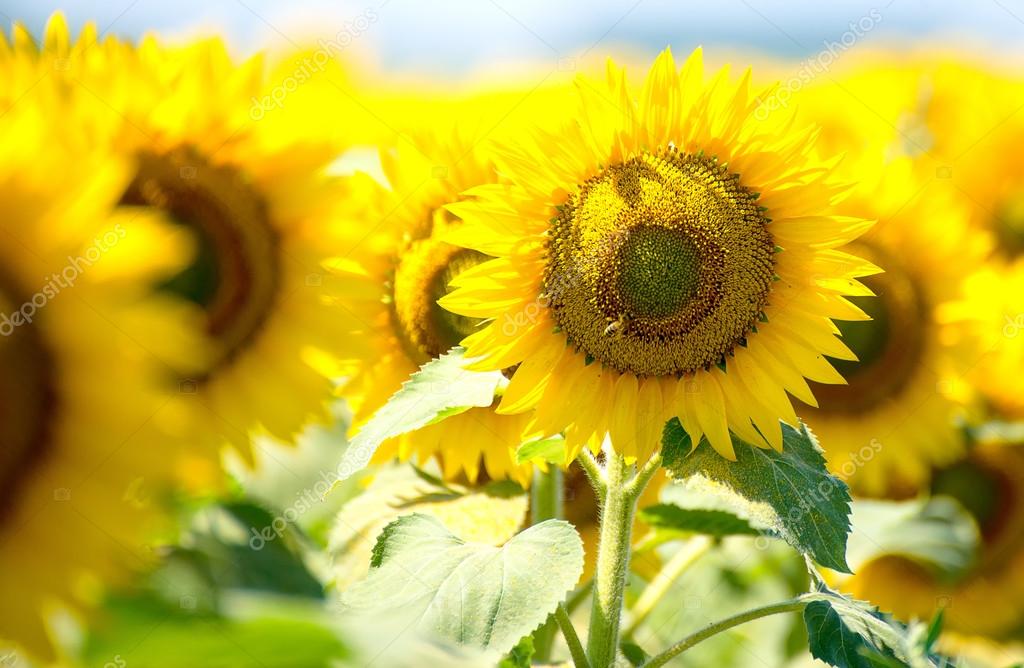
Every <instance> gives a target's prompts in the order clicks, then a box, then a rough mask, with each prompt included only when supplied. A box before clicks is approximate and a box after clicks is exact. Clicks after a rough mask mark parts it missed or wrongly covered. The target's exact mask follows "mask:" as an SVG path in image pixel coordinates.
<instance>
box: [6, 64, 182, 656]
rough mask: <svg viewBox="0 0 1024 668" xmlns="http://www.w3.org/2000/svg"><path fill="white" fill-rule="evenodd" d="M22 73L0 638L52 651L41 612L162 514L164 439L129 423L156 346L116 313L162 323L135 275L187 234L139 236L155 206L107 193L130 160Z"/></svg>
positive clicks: (141, 561)
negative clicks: (29, 87)
mask: <svg viewBox="0 0 1024 668" xmlns="http://www.w3.org/2000/svg"><path fill="white" fill-rule="evenodd" d="M10 65H11V63H10V61H4V62H3V64H2V65H0V76H6V75H9V74H10V73H11V70H10V69H9V66H10ZM37 84H38V85H37V87H36V88H35V90H34V92H33V99H32V101H31V103H28V102H26V103H24V104H18V105H14V106H11V107H9V108H7V109H6V111H5V113H3V114H2V115H0V142H2V143H3V146H4V154H3V158H2V160H0V199H2V201H3V202H4V214H3V215H2V216H0V582H2V584H0V589H2V590H3V592H4V596H5V598H6V601H7V602H6V603H5V604H4V605H3V606H2V608H0V629H2V631H0V641H8V642H13V643H15V645H17V646H20V647H23V648H25V649H27V650H28V651H30V652H31V653H32V654H34V655H36V656H39V657H42V658H53V657H54V652H55V649H54V646H53V645H52V644H51V643H52V636H51V629H52V622H53V621H54V619H55V616H56V615H58V613H61V612H63V611H65V610H67V609H69V608H70V609H72V610H78V611H84V610H86V609H87V608H88V607H89V606H90V605H91V604H93V603H95V600H96V598H97V593H98V590H97V585H98V584H100V583H103V584H107V585H109V584H113V583H118V582H124V580H125V577H126V575H128V574H130V573H132V572H133V571H134V570H136V569H138V568H140V567H142V566H144V565H146V564H147V563H148V562H149V561H151V552H150V550H149V549H148V548H146V547H145V545H146V543H145V539H148V538H153V537H154V536H156V535H158V533H157V532H159V531H162V530H163V529H164V528H165V527H164V516H163V511H162V509H161V505H162V504H161V501H162V498H163V496H164V495H165V494H166V493H167V491H168V489H169V487H170V478H171V473H172V471H173V470H174V467H173V466H172V465H169V462H170V461H172V460H173V453H174V451H175V445H174V444H173V443H171V442H170V441H168V440H167V439H163V440H158V439H155V438H153V437H151V436H149V437H147V436H144V435H143V432H144V429H143V428H144V427H145V425H146V424H147V423H148V422H149V421H150V420H151V419H152V418H153V415H154V414H155V413H156V412H157V411H158V410H159V408H160V405H161V402H162V401H163V397H162V393H161V391H160V384H159V376H158V375H157V371H159V367H158V365H157V362H158V360H157V359H156V358H155V357H154V355H153V353H152V350H151V348H150V344H151V343H152V342H151V341H150V340H148V339H139V338H136V337H135V336H133V334H132V333H130V332H129V331H128V330H126V329H125V328H123V326H124V325H126V323H134V324H135V326H136V327H135V328H134V329H132V332H134V331H136V330H137V329H138V328H144V327H148V328H150V329H152V330H157V329H159V328H164V329H165V330H171V329H173V328H174V326H175V323H174V322H172V321H170V320H168V319H167V318H166V317H165V316H166V312H165V310H164V309H162V308H160V307H155V308H154V307H153V305H152V304H149V303H147V302H146V300H145V297H146V293H147V292H148V290H147V288H146V286H147V283H148V282H149V281H153V280H158V279H159V278H160V277H161V276H166V275H167V272H168V271H170V270H173V268H174V266H175V263H182V262H184V260H185V259H186V257H187V255H186V253H187V250H188V246H187V244H184V243H181V240H180V239H179V242H178V243H173V241H174V239H175V236H174V235H173V234H171V233H167V232H165V233H164V236H163V238H164V239H165V241H166V242H167V243H165V244H164V245H162V246H159V247H158V246H154V245H148V244H149V242H150V241H151V240H152V239H153V238H155V237H158V236H160V235H159V233H158V231H157V230H158V228H159V226H160V222H159V221H158V220H155V219H154V217H153V216H150V215H148V214H147V213H145V212H134V213H131V214H130V213H128V212H125V211H118V210H116V209H115V205H116V204H117V201H118V199H119V198H120V197H121V194H122V193H123V192H124V188H125V187H126V186H127V184H128V182H129V180H130V178H131V165H130V164H129V163H127V162H125V161H123V160H120V159H118V157H117V156H112V155H110V154H108V153H107V152H106V151H105V150H103V148H97V147H96V146H95V145H94V144H92V143H91V142H89V141H88V137H87V136H86V135H83V134H80V133H78V132H77V130H78V129H79V128H76V127H74V123H73V122H71V121H72V119H71V117H69V116H68V115H66V114H64V113H63V107H62V105H63V104H65V103H66V102H67V101H68V99H69V98H68V94H67V91H63V90H60V89H59V88H57V87H55V86H52V85H51V82H47V81H43V80H39V81H38V82H37ZM58 117H60V118H63V119H64V120H66V121H68V122H66V123H61V124H56V125H55V124H54V123H53V119H54V118H58ZM79 120H82V119H79ZM83 122H84V121H83ZM41 146H45V147H46V150H43V151H41V150H40V147H41ZM154 453H160V455H161V456H155V454H154Z"/></svg>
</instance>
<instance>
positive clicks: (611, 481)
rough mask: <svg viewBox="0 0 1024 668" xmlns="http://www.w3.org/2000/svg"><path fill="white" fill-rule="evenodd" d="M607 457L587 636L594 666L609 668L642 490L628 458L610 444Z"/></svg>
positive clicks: (613, 661)
mask: <svg viewBox="0 0 1024 668" xmlns="http://www.w3.org/2000/svg"><path fill="white" fill-rule="evenodd" d="M605 460H606V465H605V480H606V489H605V494H604V499H603V502H602V504H601V535H600V539H599V542H598V547H597V570H596V572H595V574H594V595H593V599H592V602H591V609H590V630H589V634H588V636H587V656H588V658H589V659H590V666H591V668H609V666H612V665H614V664H615V655H616V651H617V649H618V645H619V622H620V620H621V618H622V605H623V601H624V599H625V591H626V581H627V577H628V574H629V548H630V534H631V533H632V528H633V513H634V512H635V510H636V502H637V498H639V492H637V491H636V487H634V486H633V485H632V484H631V482H633V481H631V480H630V472H631V469H632V467H631V466H627V465H626V460H625V458H624V457H623V456H622V455H620V454H618V453H617V452H615V451H614V450H613V449H612V448H610V447H608V448H606V450H605ZM642 491H643V489H642V488H641V489H640V492H642Z"/></svg>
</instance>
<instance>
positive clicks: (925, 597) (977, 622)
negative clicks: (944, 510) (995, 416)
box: [844, 443, 1024, 639]
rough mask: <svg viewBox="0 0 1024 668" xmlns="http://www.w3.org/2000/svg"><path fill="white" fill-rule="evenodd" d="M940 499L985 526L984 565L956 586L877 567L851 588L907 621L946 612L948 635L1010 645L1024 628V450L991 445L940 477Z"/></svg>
mask: <svg viewBox="0 0 1024 668" xmlns="http://www.w3.org/2000/svg"><path fill="white" fill-rule="evenodd" d="M933 491H934V492H935V493H938V494H947V495H950V496H952V497H954V498H956V499H958V500H959V501H960V502H961V503H962V504H963V505H964V507H965V508H966V509H967V510H968V511H969V512H970V513H971V514H972V515H973V516H974V518H975V519H976V520H977V521H978V525H979V527H980V529H981V547H980V552H979V555H978V557H977V560H976V563H975V564H974V565H973V566H972V567H971V569H970V570H969V571H968V572H967V573H965V574H963V575H962V576H960V577H959V578H958V579H956V580H954V581H943V580H942V579H940V578H939V577H937V576H936V575H935V574H933V573H931V572H930V571H928V570H927V569H926V568H924V567H923V566H921V565H919V564H917V563H915V562H911V561H909V560H907V559H905V558H902V557H898V556H886V557H882V558H879V559H877V560H875V561H871V562H869V563H867V564H865V565H864V566H862V567H861V569H860V570H859V571H858V572H857V574H856V575H854V576H853V577H851V578H850V580H849V581H848V582H847V583H846V584H845V585H844V588H846V589H848V590H849V591H851V592H852V593H853V594H855V595H856V596H858V597H859V598H864V599H868V600H870V601H872V602H873V603H876V604H878V605H879V606H880V607H881V608H882V609H885V610H889V611H892V612H893V613H894V614H896V615H897V616H898V617H900V618H901V619H911V618H915V617H916V618H918V619H929V618H931V617H932V616H933V615H934V614H935V612H936V611H937V610H938V609H939V608H945V628H946V629H948V630H949V631H951V632H954V633H956V634H959V635H963V636H983V637H987V638H996V639H1001V638H1002V639H1005V638H1006V637H1008V636H1009V635H1011V634H1015V633H1017V632H1019V630H1020V628H1021V624H1022V623H1024V607H1021V605H1020V601H1021V598H1022V597H1024V449H1022V448H1021V446H1020V445H1017V444H1011V445H1008V444H1006V443H998V444H991V443H990V444H985V445H979V446H977V447H976V448H974V449H973V450H972V451H971V453H970V455H969V456H968V457H966V458H965V459H963V460H961V461H958V462H956V463H954V464H952V465H950V466H948V467H945V468H944V469H940V470H938V471H937V472H936V474H935V476H934V484H933Z"/></svg>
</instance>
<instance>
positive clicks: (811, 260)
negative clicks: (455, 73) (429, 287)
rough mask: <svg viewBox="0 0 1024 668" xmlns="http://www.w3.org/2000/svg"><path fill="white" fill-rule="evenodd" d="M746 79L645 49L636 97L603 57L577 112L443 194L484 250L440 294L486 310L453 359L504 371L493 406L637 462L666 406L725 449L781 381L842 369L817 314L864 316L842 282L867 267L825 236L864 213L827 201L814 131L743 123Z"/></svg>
mask: <svg viewBox="0 0 1024 668" xmlns="http://www.w3.org/2000/svg"><path fill="white" fill-rule="evenodd" d="M749 81H750V79H749V73H747V74H745V75H744V76H743V77H742V78H741V79H740V81H739V82H738V83H733V82H730V81H729V76H728V69H723V70H721V71H720V72H719V73H718V74H717V75H716V76H715V77H714V78H713V79H712V80H711V81H710V82H709V83H705V81H704V76H703V65H702V58H701V52H700V51H699V50H698V51H696V52H694V54H693V55H692V56H691V57H690V58H689V59H688V60H687V62H686V64H685V66H684V67H683V68H682V70H681V71H679V70H677V69H676V66H675V63H674V61H673V58H672V55H671V53H670V52H669V51H665V52H664V53H662V54H661V56H659V58H658V59H657V61H656V62H655V64H654V66H653V68H652V69H651V72H650V74H649V75H648V76H647V79H646V81H645V83H644V85H643V87H642V90H641V91H640V92H639V98H638V99H637V98H634V96H633V92H634V91H633V90H632V89H631V88H630V87H629V85H628V84H627V83H626V78H625V73H624V71H622V70H621V69H620V68H618V67H616V66H615V65H614V64H610V65H609V68H608V76H607V79H606V80H605V81H600V82H598V81H592V80H590V79H587V78H582V77H581V78H579V79H578V80H577V84H576V90H577V93H578V98H579V103H580V104H579V110H578V112H577V116H576V118H577V119H578V121H577V122H574V123H571V124H569V125H567V126H565V127H563V128H561V129H560V130H559V131H558V132H548V131H545V130H536V131H534V132H532V133H530V135H529V138H528V139H524V140H523V141H522V142H519V143H503V144H502V145H500V146H498V147H496V156H497V157H496V163H497V165H498V170H499V173H501V174H502V175H503V176H505V177H507V178H508V179H509V181H510V183H508V184H506V183H499V184H494V185H488V186H484V187H478V188H476V189H474V190H473V191H472V195H473V199H472V200H470V201H466V202H462V203H457V204H455V205H451V206H449V211H451V212H452V213H454V214H455V215H457V216H459V217H460V218H462V219H463V220H464V221H465V222H466V224H465V225H464V226H463V228H462V229H461V230H460V231H457V232H456V233H455V234H454V235H453V237H452V238H453V239H455V240H456V241H457V242H458V243H459V244H460V245H462V246H464V247H466V248H470V249H474V250H476V251H479V252H482V253H485V254H488V255H493V256H496V259H494V260H490V261H488V262H486V263H483V264H481V265H479V266H478V267H474V268H473V269H471V270H469V271H467V272H464V273H463V274H461V275H460V276H459V277H458V278H457V279H456V280H455V282H454V284H455V285H456V286H457V289H456V290H455V291H454V292H452V293H451V294H450V295H448V296H446V297H444V298H443V299H442V300H441V303H442V305H443V306H444V307H445V308H447V309H449V310H451V311H453V312H454V313H458V314H460V315H463V316H466V317H473V318H484V319H487V320H488V321H489V322H488V324H487V325H486V326H485V327H484V328H483V329H482V330H481V331H479V332H476V333H474V334H472V335H471V336H469V337H468V338H467V339H466V340H465V344H466V346H467V352H468V354H469V355H470V356H472V357H477V358H479V359H478V360H476V361H475V362H474V365H473V368H478V369H504V368H509V367H515V372H514V375H513V377H512V379H511V382H510V385H509V387H508V389H507V391H506V393H505V396H504V398H503V399H502V403H501V405H500V407H499V409H498V410H499V412H502V413H508V414H517V413H521V412H523V411H527V410H529V409H534V408H535V409H536V412H535V414H534V417H533V422H532V427H531V432H532V431H536V432H540V433H558V432H561V431H563V430H564V431H566V434H567V439H568V442H569V444H570V446H571V447H570V450H571V454H574V453H575V452H578V450H579V448H581V447H583V445H584V444H586V443H589V444H590V445H591V447H597V445H598V444H599V443H600V441H601V438H602V436H603V435H604V434H605V433H608V434H610V435H611V438H612V441H613V443H614V445H615V448H616V450H618V451H619V452H621V453H623V454H624V455H626V456H638V457H640V458H646V457H648V456H649V455H650V454H651V453H652V452H653V451H654V450H655V449H656V448H657V447H658V445H659V443H660V436H661V432H662V426H663V425H664V423H665V421H666V420H667V419H669V418H672V417H679V418H680V420H681V421H682V423H683V425H684V427H685V428H686V429H687V431H688V433H689V434H690V435H691V437H692V438H693V439H694V442H699V440H700V437H701V436H702V435H704V436H707V438H708V440H709V441H710V443H711V445H712V446H713V447H714V448H715V449H716V450H717V451H718V452H720V453H721V454H722V455H723V456H725V457H728V458H734V457H735V453H734V451H733V447H732V443H731V440H730V437H729V431H730V430H732V431H734V432H735V433H736V434H737V435H739V436H740V437H742V438H744V439H746V440H748V441H750V442H751V443H755V444H757V445H759V446H763V447H774V448H781V447H782V434H781V430H780V426H779V419H780V418H781V419H783V420H786V421H787V422H795V421H796V415H795V413H794V411H793V408H792V405H791V403H790V399H789V397H788V396H787V392H789V393H790V394H793V395H794V396H796V397H798V398H800V399H803V400H804V401H806V402H808V403H812V404H813V403H814V397H813V396H812V394H811V391H810V388H809V386H808V385H807V382H806V380H805V378H809V379H812V380H816V381H819V382H823V383H841V382H842V378H841V377H840V375H839V374H838V373H837V372H836V371H835V370H834V369H833V368H832V366H831V365H830V364H829V363H828V362H827V361H826V360H825V358H824V357H823V355H824V354H829V355H832V356H834V357H837V358H849V357H851V356H852V354H851V353H850V352H849V350H848V349H847V348H846V346H845V345H844V344H843V343H842V342H841V341H840V340H839V339H838V338H837V337H836V330H835V326H834V325H833V324H832V322H831V319H832V318H848V319H861V318H865V317H866V315H865V314H864V313H863V311H861V310H860V309H859V308H858V307H856V306H854V305H853V304H851V303H850V302H849V301H848V300H846V299H845V297H844V295H847V294H860V293H862V292H863V288H862V287H861V286H860V284H859V283H857V282H856V277H858V276H862V275H867V274H871V273H873V272H874V271H875V268H874V267H873V266H872V265H871V264H870V263H868V262H866V261H864V260H861V259H860V258H857V257H855V256H853V255H850V254H848V253H845V252H843V251H841V250H838V249H839V248H840V247H842V246H844V245H845V244H847V243H848V242H850V241H852V240H853V239H855V238H856V237H857V236H859V235H860V234H862V233H863V232H864V231H866V230H867V229H868V228H869V227H870V225H871V223H870V222H868V221H864V220H861V219H855V218H844V217H839V216H836V215H834V208H833V205H834V202H835V200H836V199H837V197H839V196H840V194H841V192H842V190H843V187H842V186H838V185H835V184H833V183H831V182H830V181H829V172H830V168H829V165H827V164H825V163H822V162H820V161H817V160H815V159H813V158H812V157H811V156H810V155H809V154H808V150H807V147H808V145H809V144H810V143H811V142H812V141H813V139H814V134H815V131H814V130H813V129H807V130H803V131H797V130H794V129H793V128H792V127H790V126H787V125H785V124H781V126H780V125H778V124H777V123H775V122H774V121H773V122H772V124H771V125H769V124H768V123H760V122H758V121H756V120H755V118H754V112H755V109H756V108H757V107H758V106H759V104H760V103H759V100H758V98H755V97H754V96H753V95H751V92H750V83H749ZM770 93H771V91H768V92H766V93H765V95H769V94H770ZM763 97H764V96H763V95H762V99H763Z"/></svg>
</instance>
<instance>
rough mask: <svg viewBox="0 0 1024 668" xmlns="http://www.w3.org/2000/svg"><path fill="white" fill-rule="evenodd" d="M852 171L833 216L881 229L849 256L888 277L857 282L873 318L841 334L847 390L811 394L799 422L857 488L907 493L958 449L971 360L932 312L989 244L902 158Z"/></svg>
mask: <svg viewBox="0 0 1024 668" xmlns="http://www.w3.org/2000/svg"><path fill="white" fill-rule="evenodd" d="M850 174H851V178H854V177H855V176H856V175H859V178H860V179H861V181H860V183H859V184H858V186H857V189H856V190H855V192H854V194H853V195H852V196H851V197H850V198H849V199H848V200H847V201H846V202H844V204H843V205H842V210H843V211H844V213H848V214H850V215H854V216H863V217H867V218H874V219H877V220H878V221H879V223H878V224H877V225H876V226H875V227H874V228H873V229H872V230H871V232H869V233H868V234H867V235H865V236H864V237H863V238H862V239H860V240H858V241H857V242H856V243H855V248H856V250H855V251H854V252H856V253H857V254H859V255H862V256H864V257H867V258H869V259H870V260H871V261H872V262H874V263H875V264H877V265H878V266H880V267H882V268H883V269H884V270H885V273H883V274H878V275H876V276H870V277H868V278H867V279H865V281H864V283H865V284H866V286H867V287H868V288H869V290H871V291H872V292H873V293H874V295H875V296H868V295H867V293H865V294H866V296H863V297H856V298H854V301H855V303H856V304H857V305H858V306H860V307H861V308H863V309H864V310H865V311H866V312H867V313H868V314H869V315H871V317H872V319H871V320H870V321H865V322H849V323H841V324H840V325H839V330H840V332H841V333H842V336H843V341H844V342H846V344H847V345H848V346H849V347H850V348H851V349H852V350H853V352H854V353H855V354H856V355H857V361H846V360H838V361H836V362H834V364H835V365H836V366H837V368H838V369H839V371H840V373H842V374H843V377H844V378H846V380H847V384H846V385H831V386H824V385H821V386H818V385H814V386H812V389H813V391H814V394H815V397H816V398H817V399H818V407H817V408H812V407H810V406H804V407H798V409H797V413H798V414H799V415H800V416H801V417H802V418H804V419H805V420H806V421H807V422H808V424H809V425H810V426H811V428H812V429H814V431H815V433H817V434H818V436H819V437H820V439H821V443H822V445H823V447H824V448H825V451H826V455H827V457H828V460H829V464H830V465H831V467H832V468H833V469H834V470H835V471H837V472H838V473H840V474H841V475H842V476H843V477H845V478H847V479H848V480H849V482H850V483H851V485H852V486H853V487H854V488H855V489H857V490H858V491H860V492H861V493H864V494H868V495H874V496H879V495H885V496H897V497H905V496H912V495H914V494H915V493H917V492H918V491H920V489H921V488H922V486H923V485H926V484H927V482H928V477H929V475H930V471H931V469H932V468H934V467H935V466H941V465H944V464H947V463H949V462H950V461H953V460H954V459H956V458H958V457H960V456H961V455H962V452H963V442H962V440H963V439H962V434H961V430H960V428H959V427H958V425H957V423H956V420H955V418H956V417H957V413H958V411H959V410H960V405H959V401H960V400H962V399H963V394H964V392H963V389H962V388H964V387H965V386H966V382H965V378H964V374H966V373H967V372H968V370H969V369H970V368H971V367H972V366H973V365H974V364H975V363H976V361H977V359H978V356H979V353H978V352H977V350H976V348H975V347H973V346H970V345H966V344H964V345H957V344H956V342H955V341H954V340H951V336H952V335H951V333H950V332H949V331H947V328H945V327H943V325H942V323H941V322H940V320H939V318H938V313H937V309H938V308H939V307H940V306H941V305H942V304H944V303H945V302H947V301H949V300H950V299H954V298H956V297H957V296H958V295H959V291H960V287H961V285H963V283H964V280H965V279H966V278H967V277H968V276H970V275H971V273H972V272H973V271H976V270H977V269H978V268H979V267H981V266H982V263H983V261H984V258H985V256H986V255H987V253H988V249H989V246H990V244H989V242H988V238H987V237H986V236H985V235H983V234H978V233H977V232H976V231H975V230H972V229H970V228H969V227H968V225H967V216H966V211H965V210H964V209H963V208H962V207H960V206H958V201H957V199H956V198H955V197H954V196H952V195H951V194H950V193H949V191H948V189H947V188H945V187H943V184H941V183H937V182H934V181H925V180H923V179H921V178H920V177H919V176H917V175H915V173H914V170H913V165H912V164H911V163H910V161H909V160H906V159H904V160H898V161H895V162H893V163H890V164H889V165H888V166H885V167H883V165H882V161H881V159H876V160H874V161H872V160H870V159H864V160H862V161H861V162H860V163H859V164H858V166H857V167H856V168H854V169H851V171H850Z"/></svg>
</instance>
